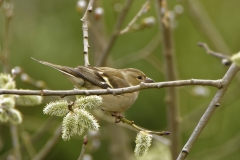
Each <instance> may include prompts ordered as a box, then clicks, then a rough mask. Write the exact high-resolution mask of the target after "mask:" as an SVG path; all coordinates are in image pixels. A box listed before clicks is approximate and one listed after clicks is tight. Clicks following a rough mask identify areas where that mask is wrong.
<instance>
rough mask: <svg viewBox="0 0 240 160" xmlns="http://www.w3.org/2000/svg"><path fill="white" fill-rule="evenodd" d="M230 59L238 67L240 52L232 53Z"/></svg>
mask: <svg viewBox="0 0 240 160" xmlns="http://www.w3.org/2000/svg"><path fill="white" fill-rule="evenodd" d="M231 61H232V62H233V63H235V64H236V65H237V66H238V67H240V52H238V53H236V54H234V55H232V57H231Z"/></svg>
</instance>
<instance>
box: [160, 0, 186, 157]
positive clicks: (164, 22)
mask: <svg viewBox="0 0 240 160" xmlns="http://www.w3.org/2000/svg"><path fill="white" fill-rule="evenodd" d="M156 8H157V15H158V21H159V23H160V25H159V26H160V27H159V30H160V32H161V35H162V44H163V46H162V53H163V58H164V61H163V62H164V63H163V65H164V70H165V80H166V81H173V80H176V79H177V74H176V71H177V67H176V65H175V64H176V63H175V51H174V45H173V39H172V30H171V21H170V17H169V15H170V14H169V10H168V4H167V0H156ZM165 97H166V105H167V118H168V120H167V122H168V128H169V131H170V132H171V133H173V134H171V135H170V140H171V146H170V149H171V154H172V158H173V159H176V158H177V156H178V153H179V150H180V134H181V133H180V129H179V123H180V114H179V106H178V96H177V91H176V88H172V87H171V88H167V89H166V96H165Z"/></svg>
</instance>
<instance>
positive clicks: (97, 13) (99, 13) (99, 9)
mask: <svg viewBox="0 0 240 160" xmlns="http://www.w3.org/2000/svg"><path fill="white" fill-rule="evenodd" d="M103 13H104V10H103V8H102V7H97V8H96V9H95V10H94V14H95V18H96V19H97V20H99V19H100V18H101V17H102V16H103Z"/></svg>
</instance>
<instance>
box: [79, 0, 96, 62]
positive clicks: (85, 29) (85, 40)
mask: <svg viewBox="0 0 240 160" xmlns="http://www.w3.org/2000/svg"><path fill="white" fill-rule="evenodd" d="M93 2H94V0H90V1H89V3H88V6H87V9H86V11H85V13H84V15H83V17H82V19H81V21H82V30H83V48H84V49H83V55H84V64H85V66H90V63H89V56H88V49H89V47H90V46H89V43H88V13H91V12H92V6H93Z"/></svg>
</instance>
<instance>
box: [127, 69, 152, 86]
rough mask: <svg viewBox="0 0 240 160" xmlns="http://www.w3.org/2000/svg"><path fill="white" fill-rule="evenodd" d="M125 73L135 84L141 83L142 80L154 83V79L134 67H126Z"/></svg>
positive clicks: (130, 81) (131, 82)
mask: <svg viewBox="0 0 240 160" xmlns="http://www.w3.org/2000/svg"><path fill="white" fill-rule="evenodd" d="M124 73H125V74H126V75H127V76H125V77H126V78H127V81H128V82H129V83H130V84H132V85H133V86H135V85H139V84H140V83H141V82H144V83H153V82H154V80H152V79H151V78H148V77H147V76H146V75H145V74H144V73H143V72H142V71H140V70H138V69H134V68H127V69H124Z"/></svg>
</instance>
